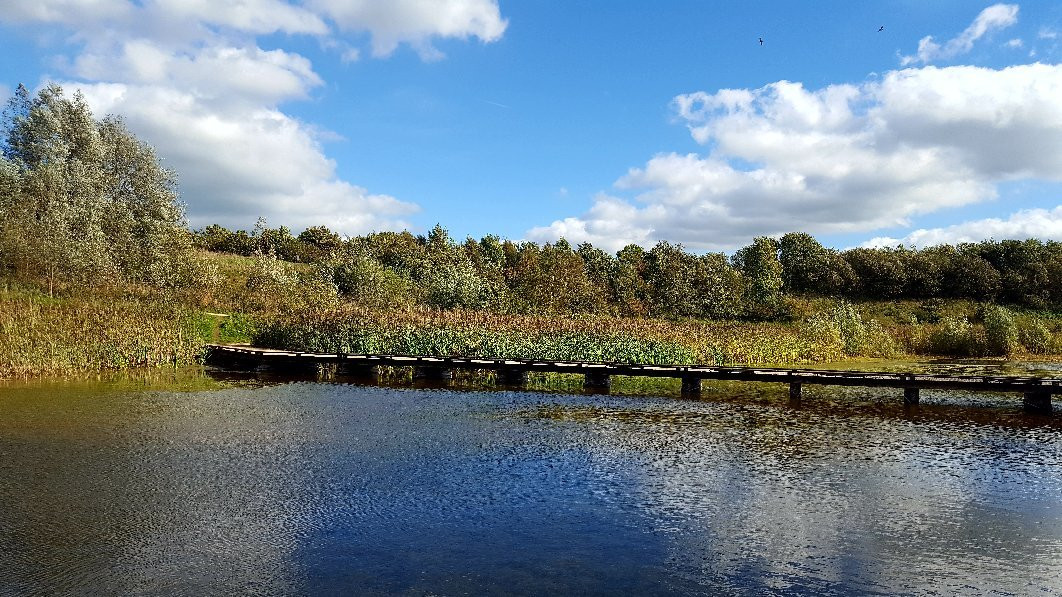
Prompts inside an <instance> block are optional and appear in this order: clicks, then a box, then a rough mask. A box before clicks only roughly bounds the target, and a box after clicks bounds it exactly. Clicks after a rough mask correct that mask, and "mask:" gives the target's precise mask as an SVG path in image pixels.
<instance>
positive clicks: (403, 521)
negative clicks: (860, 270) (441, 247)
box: [0, 363, 1062, 594]
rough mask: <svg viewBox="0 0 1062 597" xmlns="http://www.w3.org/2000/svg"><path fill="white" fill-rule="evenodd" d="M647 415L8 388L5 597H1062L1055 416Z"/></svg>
mask: <svg viewBox="0 0 1062 597" xmlns="http://www.w3.org/2000/svg"><path fill="white" fill-rule="evenodd" d="M949 366H959V367H975V366H977V367H989V368H993V367H994V368H998V365H993V364H988V365H977V364H970V363H966V364H958V365H955V364H951V365H949ZM1010 366H1011V367H1015V365H1010ZM1050 366H1051V365H1049V364H1037V365H1035V367H1050ZM1017 367H1018V368H1021V366H1020V365H1019V366H1017ZM633 388H634V389H633V390H630V391H627V392H626V393H625V392H624V389H623V384H622V383H621V384H617V390H616V393H614V394H613V395H609V396H603V395H584V394H581V393H578V392H566V391H553V392H532V391H492V390H487V389H482V388H478V389H477V388H474V387H457V388H439V387H436V388H424V387H421V388H404V387H378V386H367V385H354V384H348V383H318V382H313V381H292V380H285V379H271V380H261V379H251V378H230V379H211V378H203V379H200V380H198V381H197V382H195V383H190V384H189V383H183V384H179V385H177V386H174V385H172V384H160V383H158V382H150V383H66V384H49V383H43V382H38V383H33V384H8V385H7V386H3V387H0V504H2V505H3V507H2V508H0V545H2V546H3V548H2V549H0V572H2V574H0V594H7V593H14V594H24V593H77V594H85V593H92V594H104V593H109V594H114V593H140V594H145V593H146V594H174V593H180V594H205V593H215V594H229V593H233V592H240V593H261V594H306V593H314V594H355V593H359V594H366V593H368V594H372V593H379V594H395V593H399V594H402V593H410V594H426V593H432V594H469V593H471V594H483V593H492V594H510V593H512V594H544V593H565V594H571V593H640V594H651V593H656V594H668V593H674V594H697V593H703V594H717V593H719V592H724V593H728V594H735V593H736V594H764V593H777V594H799V593H808V594H823V593H838V594H842V593H843V594H851V593H875V592H879V593H883V594H897V593H926V592H933V591H935V592H938V593H944V594H956V593H962V594H971V593H972V594H977V593H989V592H1007V593H1017V594H1027V593H1047V594H1052V593H1062V580H1059V579H1062V422H1060V421H1059V419H1062V415H1059V414H1056V415H1055V416H1054V417H1050V418H1046V417H1036V416H1026V415H1023V414H1022V413H1021V411H1020V406H1019V403H1020V398H1016V397H1014V396H1003V395H980V396H969V395H960V394H954V393H952V394H934V393H930V392H926V393H925V394H924V395H923V405H922V406H921V407H918V408H916V409H906V410H905V409H904V408H903V407H902V405H901V404H900V400H899V398H898V397H896V396H889V395H887V392H885V393H883V392H882V391H873V390H865V389H864V390H860V389H847V390H829V389H811V388H809V389H808V391H806V393H805V399H804V400H803V401H802V402H801V403H800V404H799V405H793V404H789V403H788V402H787V401H786V399H785V398H784V396H785V389H784V387H781V386H779V387H776V388H773V387H771V386H762V385H750V384H711V385H709V384H706V386H705V392H704V396H703V398H702V399H700V400H683V399H678V398H677V397H676V396H674V395H671V394H669V392H668V389H667V388H663V389H662V390H661V391H660V392H658V394H661V395H639V393H643V394H644V393H645V389H644V388H643V387H639V386H637V385H635V386H633ZM617 393H618V394H620V395H616V394H617ZM1058 408H1059V407H1058V405H1057V403H1056V409H1058Z"/></svg>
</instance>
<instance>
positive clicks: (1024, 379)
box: [208, 345, 1062, 413]
mask: <svg viewBox="0 0 1062 597" xmlns="http://www.w3.org/2000/svg"><path fill="white" fill-rule="evenodd" d="M208 348H209V350H210V354H209V356H208V362H209V363H212V364H219V365H222V366H226V367H232V368H237V369H255V368H258V367H266V368H270V369H282V370H291V369H304V370H305V369H309V368H311V367H312V368H318V367H320V366H332V365H334V366H337V367H339V368H342V369H345V370H346V371H347V372H349V373H352V374H363V375H372V374H375V373H376V372H378V369H376V368H378V367H381V366H385V367H412V368H413V372H414V377H416V378H422V379H449V378H450V377H451V375H452V372H453V370H455V369H473V370H486V371H494V372H496V373H497V374H498V379H499V381H500V382H501V383H503V384H506V385H521V384H523V383H525V382H526V381H527V375H528V374H529V373H575V374H581V375H583V376H585V377H584V380H585V381H584V384H585V387H586V388H587V389H590V390H599V391H607V390H608V387H609V379H610V377H611V376H613V375H630V376H640V377H670V378H676V379H681V380H682V392H683V393H685V394H697V393H699V392H700V388H701V381H702V380H705V379H709V380H732V381H753V382H769V383H771V382H773V383H787V384H789V396H790V398H792V399H800V396H801V387H802V386H803V385H804V384H814V385H826V386H861V387H877V388H897V389H902V390H903V396H904V403H905V404H909V405H914V404H918V400H919V390H922V389H926V390H929V389H932V390H964V391H972V392H1014V393H1020V394H1022V396H1023V405H1024V408H1025V410H1026V411H1029V412H1038V413H1049V412H1051V396H1052V395H1053V394H1062V379H1057V378H1039V377H1028V376H992V375H940V374H933V373H896V372H888V371H832V370H827V369H783V368H776V367H732V366H722V365H719V366H717V365H642V364H628V363H594V362H582V361H541V360H527V359H489V358H478V357H430V356H410V355H383V354H343V353H340V354H324V353H313V352H294V351H286V350H271V349H263V348H254V347H247V346H224V345H209V346H208Z"/></svg>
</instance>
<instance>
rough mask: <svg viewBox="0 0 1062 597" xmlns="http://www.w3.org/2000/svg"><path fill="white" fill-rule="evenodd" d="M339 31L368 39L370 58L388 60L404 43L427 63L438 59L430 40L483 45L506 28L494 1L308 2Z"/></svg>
mask: <svg viewBox="0 0 1062 597" xmlns="http://www.w3.org/2000/svg"><path fill="white" fill-rule="evenodd" d="M309 4H310V5H311V6H313V7H315V8H317V9H318V10H320V11H321V12H322V13H323V14H326V15H328V17H329V18H331V19H332V20H333V21H335V22H336V24H338V25H339V27H340V29H343V30H346V31H368V32H370V33H371V34H372V53H373V55H374V56H377V57H381V56H387V55H389V54H391V52H393V51H394V50H395V48H396V47H398V45H399V44H400V43H409V44H411V45H412V46H413V47H414V49H416V50H417V51H418V52H419V53H420V55H421V56H422V57H423V58H425V59H427V60H436V59H438V58H440V57H442V54H441V53H439V51H438V50H437V49H435V48H434V47H433V46H432V45H431V40H432V38H435V37H456V38H461V39H467V38H469V37H477V38H479V39H480V40H481V41H484V42H492V41H496V40H498V39H500V38H501V36H502V33H504V32H505V28H506V26H507V25H508V23H507V21H505V19H503V18H502V17H501V14H500V12H499V10H498V5H497V2H496V0H388V1H387V2H379V1H378V0H309Z"/></svg>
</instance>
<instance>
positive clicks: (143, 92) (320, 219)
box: [0, 0, 506, 234]
mask: <svg viewBox="0 0 1062 597" xmlns="http://www.w3.org/2000/svg"><path fill="white" fill-rule="evenodd" d="M5 4H12V3H5ZM0 22H9V23H29V24H45V25H47V26H51V27H58V28H61V29H62V30H64V31H66V32H69V34H70V35H69V36H68V37H67V39H69V40H70V41H72V42H74V44H76V49H75V50H73V51H71V53H69V54H60V55H59V56H58V57H57V60H56V61H55V62H56V63H57V64H60V65H63V66H64V67H65V72H66V74H67V77H69V78H70V79H71V80H70V81H68V82H67V83H65V86H67V87H70V88H78V89H81V90H82V91H83V92H84V93H85V95H86V97H87V99H88V101H89V103H90V105H91V106H92V108H93V110H94V111H95V112H96V113H97V114H106V113H115V114H120V115H122V116H123V117H124V118H125V120H126V122H127V123H128V125H129V127H130V128H131V129H132V130H133V131H134V132H135V133H136V134H137V135H138V136H140V137H141V138H143V139H145V140H147V141H148V142H150V143H151V144H152V145H153V146H154V147H155V148H156V150H157V152H158V154H159V156H160V157H161V158H162V159H163V160H164V163H165V164H166V165H167V166H168V167H171V168H173V169H175V170H176V171H177V172H178V174H179V176H180V189H181V194H182V199H183V200H184V201H185V202H186V203H187V204H188V206H189V210H188V212H189V220H190V223H191V224H192V225H193V226H202V225H205V224H210V223H219V224H223V225H226V226H232V227H241V228H246V227H249V226H250V225H251V224H252V223H253V221H254V219H255V218H256V217H257V216H265V217H266V218H267V219H268V220H269V221H270V222H271V224H272V225H287V226H289V227H291V228H293V229H295V230H298V229H300V228H302V227H306V226H311V225H320V224H327V225H328V226H329V227H332V228H333V229H335V230H336V231H339V232H342V233H346V234H355V233H363V232H367V231H370V230H379V229H396V228H404V227H407V226H408V222H406V221H405V220H404V219H403V218H404V217H405V216H408V215H409V214H411V213H414V212H416V211H417V210H418V209H419V208H418V207H417V206H416V205H414V204H411V203H407V202H403V201H400V200H398V199H396V198H394V197H391V196H388V195H384V194H372V193H370V192H368V191H367V190H366V189H363V188H361V187H359V186H357V185H355V184H352V183H351V182H348V181H344V180H341V179H339V178H338V177H337V175H336V165H335V163H334V162H333V161H332V160H331V159H329V158H328V157H327V156H326V155H325V153H324V150H323V148H322V146H321V140H322V139H329V138H335V137H337V135H334V134H330V133H328V132H327V131H320V130H319V129H318V128H317V127H315V126H314V125H313V124H311V123H305V122H301V121H299V120H297V119H295V118H292V117H290V116H288V115H287V114H285V113H284V112H283V111H282V109H281V106H282V105H283V103H284V102H288V101H292V100H299V99H304V98H307V97H309V94H310V92H311V91H312V90H313V89H315V88H316V87H318V86H321V85H322V84H323V83H324V81H323V80H322V79H321V77H320V76H319V75H318V74H317V72H316V71H315V70H314V68H313V65H312V63H311V62H310V61H309V60H308V59H307V58H305V57H304V56H301V55H299V54H296V53H293V52H290V51H286V50H282V49H272V50H265V49H262V48H261V47H259V46H258V43H257V36H259V35H268V34H275V33H285V34H291V35H310V36H314V37H316V38H317V39H318V40H319V41H320V43H321V44H322V46H323V47H325V48H328V49H330V50H333V51H335V52H336V54H337V55H338V57H339V59H340V60H342V61H351V60H357V59H358V58H359V57H360V52H359V50H358V48H357V47H356V45H353V43H354V42H356V41H358V40H357V39H354V40H352V41H348V40H345V39H342V38H341V37H339V36H338V34H337V33H336V32H335V31H333V29H332V26H333V25H336V26H338V27H339V28H340V29H341V30H342V31H357V32H367V33H368V34H369V35H370V36H371V39H372V48H373V53H374V55H377V56H383V55H386V54H388V53H390V52H391V51H393V50H394V48H395V47H396V46H397V45H398V44H400V43H409V44H410V45H412V46H413V47H414V48H415V49H416V50H417V51H418V52H419V53H420V54H421V56H423V57H424V58H425V59H438V58H439V57H441V54H440V53H439V52H438V51H437V50H435V49H434V47H432V45H431V44H432V40H434V39H438V38H440V37H455V38H462V39H463V38H468V37H477V38H478V39H480V40H482V41H484V42H489V41H494V40H496V39H498V38H499V37H500V36H501V35H502V33H503V32H504V30H505V25H506V23H505V21H504V20H502V19H501V17H500V15H499V12H498V7H497V4H496V1H495V0H440V1H427V0H424V1H417V0H392V1H388V2H379V1H368V0H363V1H354V2H336V1H332V0H308V1H306V2H302V3H290V2H287V1H285V0H238V1H234V2H216V1H213V0H186V1H183V2H172V1H167V0H139V1H132V0H35V1H34V2H20V3H13V5H12V6H5V7H4V9H3V11H0ZM43 39H44V40H45V41H44V42H42V43H45V44H52V43H54V40H55V39H56V37H55V36H47V35H46V36H45V37H44V38H43ZM45 47H48V46H47V45H46V46H45ZM56 51H57V52H62V51H63V50H61V49H57V50H56Z"/></svg>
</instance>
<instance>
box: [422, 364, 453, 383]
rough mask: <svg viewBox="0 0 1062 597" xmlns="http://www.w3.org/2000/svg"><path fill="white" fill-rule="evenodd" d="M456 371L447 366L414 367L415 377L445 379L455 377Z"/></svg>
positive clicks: (431, 379)
mask: <svg viewBox="0 0 1062 597" xmlns="http://www.w3.org/2000/svg"><path fill="white" fill-rule="evenodd" d="M453 377H454V371H453V369H449V368H447V367H430V366H429V367H413V379H423V380H426V381H444V380H449V379H453Z"/></svg>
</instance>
